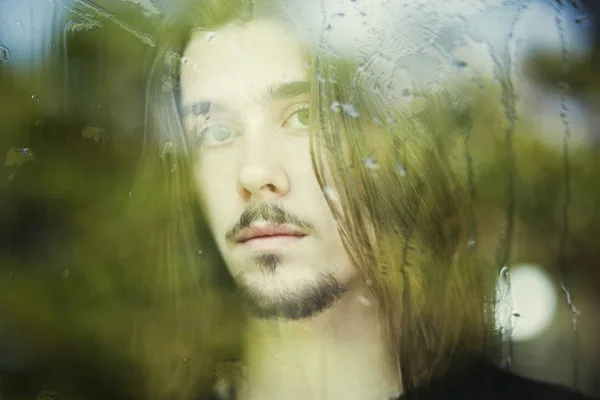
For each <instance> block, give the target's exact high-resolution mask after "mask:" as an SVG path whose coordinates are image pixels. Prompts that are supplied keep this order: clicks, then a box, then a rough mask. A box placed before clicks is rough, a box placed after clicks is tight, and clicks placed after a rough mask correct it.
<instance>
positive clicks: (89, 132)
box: [81, 125, 106, 142]
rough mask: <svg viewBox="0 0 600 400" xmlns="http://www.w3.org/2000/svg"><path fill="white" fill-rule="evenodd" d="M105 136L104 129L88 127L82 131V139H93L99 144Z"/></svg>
mask: <svg viewBox="0 0 600 400" xmlns="http://www.w3.org/2000/svg"><path fill="white" fill-rule="evenodd" d="M105 134H106V132H105V131H104V129H102V128H100V127H97V126H93V125H87V126H86V127H85V128H83V129H82V130H81V137H84V138H86V139H92V140H94V141H96V142H99V141H100V140H101V139H103V138H104V137H105Z"/></svg>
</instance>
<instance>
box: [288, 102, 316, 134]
mask: <svg viewBox="0 0 600 400" xmlns="http://www.w3.org/2000/svg"><path fill="white" fill-rule="evenodd" d="M309 115H310V114H309V110H308V106H307V105H303V106H302V107H300V108H298V109H297V110H296V111H294V112H293V113H291V114H290V115H289V116H288V117H287V119H286V120H285V121H284V122H283V124H282V126H283V127H284V128H295V129H304V128H308V122H309Z"/></svg>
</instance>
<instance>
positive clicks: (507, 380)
mask: <svg viewBox="0 0 600 400" xmlns="http://www.w3.org/2000/svg"><path fill="white" fill-rule="evenodd" d="M453 392H454V394H455V395H458V396H456V397H447V399H448V400H454V399H456V400H459V399H460V400H462V399H464V400H467V399H480V398H484V399H489V400H504V399H511V400H521V399H522V400H591V398H589V397H587V396H585V395H583V394H581V393H578V392H576V391H574V390H572V389H570V388H567V387H566V386H561V385H556V384H551V383H547V382H542V381H538V380H533V379H528V378H524V377H521V376H518V375H515V374H513V373H510V372H508V371H505V370H503V369H500V368H498V367H495V366H489V365H488V366H483V367H481V368H480V369H479V370H477V371H473V373H472V375H471V377H469V378H467V379H466V380H463V382H462V384H459V385H457V386H455V389H454V390H453ZM461 394H463V396H460V395H461Z"/></svg>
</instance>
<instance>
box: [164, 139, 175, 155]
mask: <svg viewBox="0 0 600 400" xmlns="http://www.w3.org/2000/svg"><path fill="white" fill-rule="evenodd" d="M174 149H175V144H173V142H172V141H170V140H167V141H166V142H165V144H164V145H163V148H162V150H161V152H160V158H165V157H166V156H167V155H169V154H172V153H173V150H174Z"/></svg>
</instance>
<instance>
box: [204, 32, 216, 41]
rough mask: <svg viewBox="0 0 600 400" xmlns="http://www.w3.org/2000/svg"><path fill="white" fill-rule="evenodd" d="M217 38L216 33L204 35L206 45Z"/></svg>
mask: <svg viewBox="0 0 600 400" xmlns="http://www.w3.org/2000/svg"><path fill="white" fill-rule="evenodd" d="M216 36H217V32H208V33H207V34H206V35H204V38H205V39H206V41H207V42H208V43H211V44H212V43H213V42H214V40H215V37H216Z"/></svg>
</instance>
